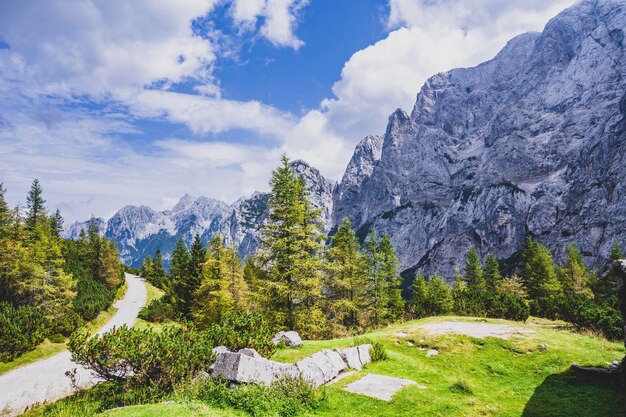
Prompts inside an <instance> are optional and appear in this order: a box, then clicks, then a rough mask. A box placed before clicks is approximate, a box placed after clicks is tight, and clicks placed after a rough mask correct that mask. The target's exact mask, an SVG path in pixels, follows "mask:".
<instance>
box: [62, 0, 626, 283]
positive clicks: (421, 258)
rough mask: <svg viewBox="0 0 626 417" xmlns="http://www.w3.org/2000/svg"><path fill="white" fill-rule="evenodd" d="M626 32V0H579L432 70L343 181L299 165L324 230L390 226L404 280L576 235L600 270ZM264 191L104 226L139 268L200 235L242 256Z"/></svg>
mask: <svg viewBox="0 0 626 417" xmlns="http://www.w3.org/2000/svg"><path fill="white" fill-rule="evenodd" d="M625 30H626V4H625V3H624V2H623V0H583V1H582V2H580V3H578V4H576V5H574V6H573V7H571V8H569V9H567V10H565V11H563V12H562V13H560V14H559V15H558V16H556V17H555V18H553V19H552V20H550V22H549V23H548V24H547V25H546V27H545V29H544V31H543V32H542V33H527V34H523V35H520V36H518V37H516V38H514V39H512V40H511V41H510V42H509V43H508V44H507V45H506V46H505V47H504V48H503V50H502V51H501V52H500V53H499V54H498V55H497V56H496V57H494V58H493V59H492V60H490V61H488V62H485V63H483V64H481V65H478V66H476V67H473V68H460V69H454V70H451V71H449V72H446V73H440V74H436V75H434V76H433V77H431V78H430V79H429V80H428V81H427V82H426V83H425V84H424V86H423V87H422V88H421V90H420V92H419V94H418V95H417V100H416V103H415V106H414V108H413V110H412V111H411V113H410V114H409V113H406V112H405V111H403V110H400V109H399V110H397V111H396V112H394V113H393V114H392V115H391V116H390V118H389V122H388V125H387V129H386V131H385V132H384V134H383V135H377V136H368V137H366V138H365V139H363V141H362V142H361V143H360V144H359V145H358V146H357V147H356V149H355V152H354V155H353V157H352V159H351V161H350V163H349V164H348V167H347V168H346V171H345V174H344V176H343V178H342V180H341V182H340V183H339V184H337V185H334V184H333V183H332V182H330V181H328V180H327V179H325V178H324V177H323V176H322V175H321V174H320V173H319V171H317V170H316V169H314V168H312V167H310V166H309V165H307V164H306V163H305V162H303V161H295V162H294V163H293V167H294V169H295V170H296V171H297V172H298V173H299V174H300V175H301V176H302V177H303V178H305V179H306V181H307V184H308V186H309V189H310V190H311V200H312V201H313V202H314V204H315V205H316V206H317V207H319V208H321V209H322V213H323V220H324V225H325V228H326V230H327V231H330V233H332V227H333V226H334V225H336V224H338V222H340V221H341V219H342V218H343V217H348V218H350V219H351V221H352V222H353V226H354V227H355V228H357V233H358V235H359V236H360V237H364V236H365V234H366V233H367V231H368V230H369V228H371V227H374V228H375V229H376V231H377V232H378V233H389V234H390V236H391V238H392V240H393V243H394V244H395V247H396V249H397V252H398V256H399V258H400V261H401V265H402V269H403V270H404V275H405V276H406V277H407V278H411V277H412V276H413V275H414V274H415V273H416V272H422V273H425V274H432V273H435V272H439V273H442V274H443V275H444V276H446V277H447V278H448V279H451V278H452V277H453V276H454V273H455V268H457V267H458V266H460V265H462V264H463V259H464V257H465V254H466V252H467V249H468V248H469V247H470V246H475V247H476V248H477V250H478V251H479V253H480V254H481V256H483V257H485V256H486V255H487V254H488V253H493V254H495V255H496V256H497V257H498V258H499V259H501V260H503V263H504V264H505V266H506V265H509V266H511V265H514V264H515V262H516V261H517V260H519V254H520V250H521V248H522V246H523V244H524V241H525V238H526V237H527V236H532V237H534V238H537V239H538V240H539V241H540V242H541V243H543V244H545V245H547V246H548V247H549V248H550V249H551V250H552V251H553V252H554V253H556V254H557V255H558V256H562V255H563V253H564V250H565V248H566V246H567V245H568V244H569V243H575V244H576V245H577V246H578V247H579V248H580V249H581V250H582V253H583V255H584V256H585V257H586V260H587V261H588V262H590V263H591V264H593V265H595V266H600V264H601V263H603V258H604V257H606V255H607V253H608V251H609V247H610V245H611V244H612V242H613V241H615V240H617V241H619V242H620V243H621V244H622V245H623V246H626V228H625V227H624V225H626V133H625V132H626V119H625V116H626V59H625V57H624V54H625V52H626V43H625V42H624V31H625ZM267 198H268V196H267V194H263V193H256V194H254V195H253V196H251V197H249V198H242V199H240V200H238V201H237V202H235V203H234V204H232V205H230V206H229V205H227V204H225V203H222V202H219V201H215V200H211V199H208V198H205V197H200V198H198V199H195V198H192V197H189V196H185V197H183V199H181V201H180V202H179V203H178V204H177V205H176V206H175V207H174V208H173V209H172V210H169V211H165V212H155V211H153V210H151V209H149V208H147V207H125V208H124V209H122V210H120V212H119V213H117V214H116V215H115V216H114V217H113V218H111V219H110V220H109V221H108V222H107V224H106V232H105V234H106V235H107V236H108V237H110V238H112V239H114V240H115V241H116V242H117V243H118V245H119V246H120V249H121V250H122V256H123V258H124V260H125V261H126V262H128V263H130V264H131V265H133V266H138V265H139V264H140V263H141V260H142V259H143V257H144V256H145V255H146V254H150V253H153V252H154V251H155V250H156V248H157V247H161V248H162V250H164V252H165V253H166V256H167V254H169V253H171V249H172V248H173V245H174V243H175V241H176V239H177V238H178V237H179V236H182V237H183V238H184V239H185V240H186V241H187V242H188V243H190V241H191V238H192V236H193V234H195V233H201V235H202V237H203V240H205V241H206V240H208V239H209V238H210V237H211V236H212V234H213V233H215V232H220V233H221V234H222V235H223V236H225V238H226V240H227V241H228V242H229V243H230V244H232V245H233V246H237V247H238V248H239V253H240V255H241V256H242V257H244V258H245V257H246V256H248V255H249V254H250V253H253V252H254V251H255V250H256V249H257V248H258V240H257V227H258V225H259V224H261V223H262V222H263V221H264V219H265V216H266V214H267V213H266V211H267ZM76 227H80V226H76ZM82 227H84V225H83V226H82ZM70 235H75V231H70Z"/></svg>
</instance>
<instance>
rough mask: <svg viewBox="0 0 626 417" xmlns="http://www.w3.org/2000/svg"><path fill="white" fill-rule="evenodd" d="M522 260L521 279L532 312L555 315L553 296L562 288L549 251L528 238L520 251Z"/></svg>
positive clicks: (559, 292) (549, 315)
mask: <svg viewBox="0 0 626 417" xmlns="http://www.w3.org/2000/svg"><path fill="white" fill-rule="evenodd" d="M522 261H523V266H522V271H523V272H522V279H523V281H524V286H525V287H526V291H527V292H528V296H529V298H530V300H531V312H532V314H535V315H541V316H544V317H550V318H552V317H555V315H556V311H555V306H554V297H555V296H558V295H560V294H562V292H563V290H562V287H561V283H560V282H559V280H558V277H557V273H556V268H555V266H554V261H553V260H552V255H551V254H550V251H549V250H548V248H546V247H545V246H542V245H540V244H539V243H537V242H536V241H535V240H533V239H531V238H529V239H527V240H526V246H525V247H524V250H523V251H522Z"/></svg>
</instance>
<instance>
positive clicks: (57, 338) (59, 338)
mask: <svg viewBox="0 0 626 417" xmlns="http://www.w3.org/2000/svg"><path fill="white" fill-rule="evenodd" d="M48 340H49V341H50V342H51V343H65V336H63V335H62V334H61V333H54V334H52V335H50V336H48Z"/></svg>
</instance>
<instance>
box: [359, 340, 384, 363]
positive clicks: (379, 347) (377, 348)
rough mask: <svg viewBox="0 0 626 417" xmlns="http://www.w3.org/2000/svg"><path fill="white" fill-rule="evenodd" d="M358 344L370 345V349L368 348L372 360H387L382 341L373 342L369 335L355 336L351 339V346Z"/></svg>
mask: <svg viewBox="0 0 626 417" xmlns="http://www.w3.org/2000/svg"><path fill="white" fill-rule="evenodd" d="M360 345H372V350H370V357H371V359H372V362H378V361H384V360H387V357H388V356H387V351H386V350H385V347H384V346H383V344H382V343H380V342H374V341H372V339H370V338H369V337H355V338H354V339H353V340H352V346H360Z"/></svg>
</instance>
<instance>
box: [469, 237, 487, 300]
mask: <svg viewBox="0 0 626 417" xmlns="http://www.w3.org/2000/svg"><path fill="white" fill-rule="evenodd" d="M465 281H466V282H467V285H468V287H469V288H470V289H472V290H475V291H477V292H481V291H484V290H485V278H484V276H483V270H482V267H481V265H480V258H479V257H478V252H477V251H476V249H475V248H474V247H473V246H472V247H471V248H470V249H469V250H468V251H467V256H466V260H465Z"/></svg>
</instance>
